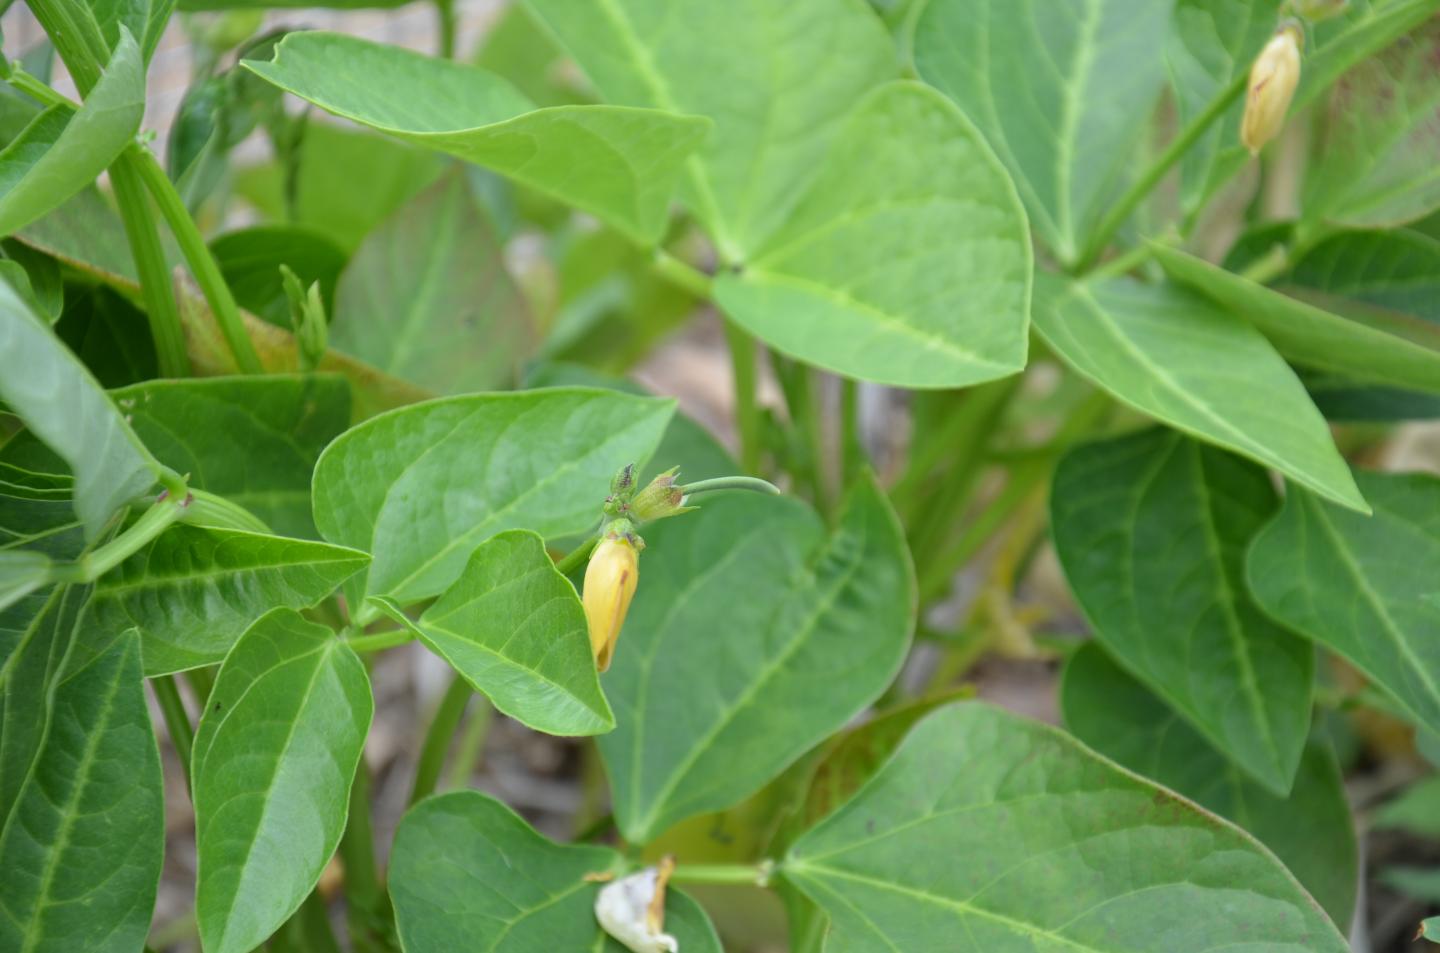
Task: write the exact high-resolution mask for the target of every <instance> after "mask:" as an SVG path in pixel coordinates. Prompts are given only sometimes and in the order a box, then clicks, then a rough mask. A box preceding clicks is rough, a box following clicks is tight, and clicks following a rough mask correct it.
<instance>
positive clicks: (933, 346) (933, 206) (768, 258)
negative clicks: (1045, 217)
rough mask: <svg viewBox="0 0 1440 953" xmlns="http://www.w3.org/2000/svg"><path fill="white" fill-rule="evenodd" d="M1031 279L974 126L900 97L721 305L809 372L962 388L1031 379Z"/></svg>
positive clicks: (734, 279) (863, 124) (1021, 228)
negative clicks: (812, 368) (811, 368)
mask: <svg viewBox="0 0 1440 953" xmlns="http://www.w3.org/2000/svg"><path fill="white" fill-rule="evenodd" d="M1031 267H1032V262H1031V251H1030V236H1029V232H1028V229H1027V227H1026V222H1025V213H1024V210H1023V209H1022V207H1021V205H1020V200H1019V198H1018V197H1017V196H1016V195H1015V191H1014V187H1013V186H1012V184H1011V183H1010V180H1009V176H1007V175H1006V174H1005V170H1004V169H1003V168H1002V167H1001V166H1000V164H999V162H998V161H997V160H996V159H995V157H994V155H993V154H992V153H991V152H990V149H989V148H988V147H987V146H986V145H985V141H984V140H983V139H982V138H981V137H980V134H979V133H978V132H977V131H976V130H975V127H974V126H972V125H971V124H970V123H969V121H968V120H966V118H965V117H964V116H963V115H961V113H960V111H959V110H957V109H956V108H955V107H954V105H953V104H952V103H950V102H948V101H946V99H945V98H944V97H943V96H940V95H939V94H938V93H936V92H934V91H933V90H930V89H927V88H925V87H924V86H921V85H920V84H918V83H903V82H897V83H891V84H888V85H886V86H884V87H882V88H881V89H879V90H877V91H876V92H875V93H874V94H873V95H871V96H870V97H868V98H867V99H865V100H864V101H863V102H862V103H861V104H860V105H859V106H858V107H857V108H856V111H855V113H854V115H853V116H851V118H850V119H849V121H848V122H847V123H846V124H845V125H844V126H843V127H842V129H841V131H840V132H839V133H838V134H837V135H836V137H835V139H834V141H833V143H832V144H831V147H830V151H829V153H828V154H827V155H826V157H825V160H824V162H823V163H821V164H820V166H819V169H818V171H817V172H816V176H815V179H814V181H813V182H812V183H811V186H810V190H809V192H808V193H806V196H805V198H804V199H803V200H802V201H801V202H800V204H799V205H798V206H797V207H796V208H795V211H794V212H793V213H792V214H791V216H790V218H789V219H788V220H787V221H786V222H785V224H784V225H783V226H782V227H781V228H780V229H779V230H778V231H776V232H775V233H774V234H773V235H772V236H771V237H770V238H769V239H768V240H767V241H766V242H765V243H764V244H763V245H761V246H759V247H758V248H757V249H755V251H754V254H753V255H752V256H751V257H750V258H749V259H748V260H747V261H746V262H745V265H744V267H743V269H742V270H741V271H739V272H738V273H735V274H724V275H722V276H721V277H720V278H719V280H718V281H717V282H716V285H715V294H716V300H717V301H719V303H720V305H721V307H723V308H724V309H725V311H726V312H727V313H728V314H729V315H730V316H731V317H732V318H734V319H735V320H736V321H737V322H739V323H740V324H741V325H742V326H744V327H745V328H746V329H747V330H749V331H751V332H752V333H754V334H756V335H758V336H759V337H760V338H762V339H763V340H764V341H766V342H767V343H769V344H771V345H772V346H774V347H775V348H777V349H779V350H781V351H784V352H786V353H788V354H791V355H794V356H795V357H798V358H800V359H802V360H805V361H807V362H809V363H812V364H818V365H820V366H821V367H827V368H830V369H831V370H834V371H836V372H838V373H841V374H847V375H850V376H852V377H859V378H863V379H865V380H874V381H879V382H881V383H887V384H894V385H897V386H903V387H962V386H965V385H969V384H974V383H978V382H980V381H986V380H991V379H993V378H997V377H1005V376H1008V375H1010V374H1014V373H1016V372H1018V371H1020V370H1021V369H1023V368H1024V366H1025V355H1026V346H1027V341H1028V330H1027V329H1028V326H1029V325H1028V317H1029V310H1030V278H1031Z"/></svg>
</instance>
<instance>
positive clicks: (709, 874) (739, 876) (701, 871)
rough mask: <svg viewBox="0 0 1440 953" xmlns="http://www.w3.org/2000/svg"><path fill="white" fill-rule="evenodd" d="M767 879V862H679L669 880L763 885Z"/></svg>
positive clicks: (694, 882) (673, 881) (768, 875)
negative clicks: (756, 863)
mask: <svg viewBox="0 0 1440 953" xmlns="http://www.w3.org/2000/svg"><path fill="white" fill-rule="evenodd" d="M769 879H770V868H769V865H767V864H759V865H755V864H681V865H680V866H678V867H676V868H675V873H674V874H672V875H671V877H670V882H671V883H682V884H750V885H752V886H763V885H764V884H765V883H766V882H767V881H768V880H769Z"/></svg>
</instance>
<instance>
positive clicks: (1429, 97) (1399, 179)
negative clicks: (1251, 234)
mask: <svg viewBox="0 0 1440 953" xmlns="http://www.w3.org/2000/svg"><path fill="white" fill-rule="evenodd" d="M1437 55H1440V22H1437V21H1434V20H1432V21H1430V23H1429V24H1427V25H1425V26H1422V27H1420V28H1419V29H1418V30H1416V31H1415V32H1413V33H1411V34H1409V35H1407V36H1404V37H1402V38H1400V39H1399V40H1397V41H1396V42H1395V43H1394V44H1392V45H1391V46H1390V47H1389V48H1387V49H1386V50H1384V51H1383V52H1382V53H1380V54H1378V55H1376V56H1374V57H1372V58H1371V59H1368V60H1366V61H1365V62H1363V63H1360V64H1359V65H1358V66H1356V67H1355V68H1354V69H1352V70H1350V71H1349V72H1348V73H1346V74H1345V75H1344V76H1343V77H1342V78H1341V79H1340V81H1339V82H1338V83H1336V86H1335V89H1334V91H1333V92H1332V94H1331V97H1330V103H1329V110H1328V113H1327V115H1326V117H1325V118H1326V122H1325V123H1324V128H1323V132H1322V134H1321V135H1320V136H1319V137H1318V138H1317V140H1316V143H1315V156H1316V160H1317V161H1314V162H1311V163H1310V164H1309V165H1308V166H1307V168H1308V170H1309V174H1308V175H1307V177H1306V181H1305V190H1304V195H1303V198H1302V208H1303V214H1304V219H1305V221H1307V222H1311V223H1318V222H1322V221H1323V222H1326V223H1328V224H1332V225H1344V226H1353V227H1361V228H1388V227H1393V226H1396V225H1402V224H1404V223H1406V222H1410V221H1414V220H1416V219H1420V218H1424V217H1425V216H1426V215H1428V214H1429V213H1430V212H1432V211H1434V210H1435V209H1437V208H1440V171H1437V169H1436V166H1435V162H1434V158H1435V150H1436V147H1437V134H1436V129H1437V127H1440V70H1437V69H1436V68H1435V59H1436V56H1437Z"/></svg>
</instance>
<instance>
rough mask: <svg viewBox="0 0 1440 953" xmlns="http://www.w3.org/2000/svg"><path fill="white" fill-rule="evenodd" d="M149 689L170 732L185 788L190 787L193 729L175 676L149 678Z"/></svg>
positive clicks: (193, 744) (193, 740)
mask: <svg viewBox="0 0 1440 953" xmlns="http://www.w3.org/2000/svg"><path fill="white" fill-rule="evenodd" d="M150 689H151V690H152V691H153V692H154V693H155V701H156V702H158V703H159V705H160V714H161V715H162V716H164V718H165V728H166V730H167V731H169V732H170V743H171V744H172V745H174V746H175V756H176V757H178V758H179V759H180V771H181V773H183V774H184V775H185V788H186V790H189V788H190V751H191V749H192V748H193V747H194V746H195V730H194V729H193V728H191V727H190V714H189V713H188V712H187V711H185V703H184V702H183V701H182V700H181V699H180V689H179V687H178V686H176V684H175V676H173V675H160V676H157V677H155V678H152V679H150Z"/></svg>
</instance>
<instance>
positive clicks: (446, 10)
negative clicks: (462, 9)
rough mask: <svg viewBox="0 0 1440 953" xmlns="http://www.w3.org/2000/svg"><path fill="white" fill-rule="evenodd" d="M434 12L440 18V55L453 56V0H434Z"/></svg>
mask: <svg viewBox="0 0 1440 953" xmlns="http://www.w3.org/2000/svg"><path fill="white" fill-rule="evenodd" d="M435 12H436V14H437V15H438V16H439V19H440V56H441V58H443V59H447V60H453V59H454V58H455V0H435Z"/></svg>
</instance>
